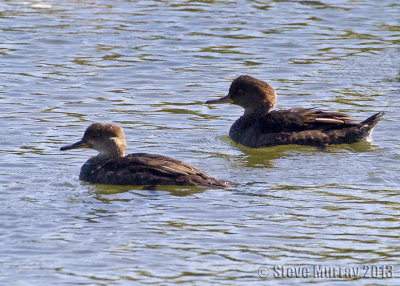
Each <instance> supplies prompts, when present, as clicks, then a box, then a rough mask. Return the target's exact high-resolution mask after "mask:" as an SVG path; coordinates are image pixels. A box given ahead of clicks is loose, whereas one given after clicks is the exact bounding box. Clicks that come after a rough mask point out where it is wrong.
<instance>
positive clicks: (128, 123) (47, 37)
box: [0, 0, 400, 285]
mask: <svg viewBox="0 0 400 286" xmlns="http://www.w3.org/2000/svg"><path fill="white" fill-rule="evenodd" d="M399 9H400V4H399V3H398V1H395V0H385V1H371V0H364V1H363V0H359V1H351V0H343V1H323V2H322V1H244V0H243V1H128V0H113V1H111V0H104V1H100V0H92V1H65V0H59V1H56V0H49V1H14V0H12V1H11V0H10V1H2V2H1V3H0V30H1V33H0V67H1V69H0V86H1V87H0V110H1V112H0V118H1V123H2V124H1V126H2V136H1V138H0V152H1V155H2V161H1V163H0V186H1V196H0V201H1V202H2V206H3V207H2V208H1V210H0V216H1V220H0V225H1V229H2V231H1V234H0V238H1V246H0V282H1V283H0V284H4V285H134V284H152V283H159V284H160V283H161V284H169V283H171V284H172V283H185V284H189V285H192V284H193V285H194V284H211V283H214V284H226V285H232V284H238V285H249V284H254V285H260V284H261V283H269V284H273V285H274V284H286V285H293V284H294V283H298V284H304V285H308V284H310V283H314V284H318V285H332V283H333V282H338V283H341V282H344V281H345V279H340V278H332V279H328V278H324V279H318V278H313V277H306V278H285V279H276V278H275V277H273V275H272V274H273V273H272V272H270V273H269V275H268V277H259V268H260V267H273V266H275V265H278V266H286V267H290V266H292V267H303V266H308V265H327V266H340V267H346V266H349V267H350V266H354V265H356V266H357V267H362V266H363V265H375V266H381V265H392V266H393V267H394V278H393V277H392V278H386V279H377V278H376V279H372V278H368V277H367V278H362V279H361V278H360V277H359V276H357V278H360V279H355V280H351V281H352V283H353V284H359V285H365V284H375V285H388V284H389V285H397V284H399V280H398V278H397V277H399V276H400V267H399V265H398V261H399V255H400V248H399V246H398V239H399V235H400V227H399V220H400V217H399V209H400V197H399V195H398V192H399V190H400V188H399V183H400V179H399V170H400V167H399V166H400V151H399V150H400V148H399V147H400V144H399V139H398V120H399V116H398V114H399V112H400V101H399V87H400V69H399V66H400V60H399V59H400V48H399V43H400V23H399V17H398V16H399ZM241 74H249V75H252V76H254V77H257V78H260V79H263V80H266V81H268V82H270V83H271V84H272V85H273V87H274V88H275V89H276V91H277V93H278V95H279V97H278V108H290V107H296V106H303V107H319V108H325V109H335V110H339V111H343V112H347V113H349V114H351V115H352V116H353V117H354V118H356V119H358V120H363V119H365V118H366V117H368V116H370V115H372V114H373V113H374V112H378V111H381V110H386V112H387V113H386V115H385V117H384V119H383V120H382V121H381V122H380V123H379V124H378V126H377V127H376V129H375V131H374V134H373V142H372V143H365V142H364V143H357V144H352V145H341V146H335V147H329V148H328V149H327V150H325V151H321V150H318V149H316V148H313V147H304V146H302V147H300V146H283V147H282V146H279V147H273V148H263V149H250V148H246V147H243V146H240V145H237V144H235V143H233V142H232V141H231V140H230V139H229V138H228V137H227V134H228V130H229V127H230V125H231V124H232V123H233V122H234V120H235V119H236V118H238V117H239V116H240V114H241V113H242V110H241V109H240V108H239V107H235V106H229V105H226V106H223V105H220V106H215V107H208V106H205V105H204V101H206V100H208V99H211V98H216V97H219V96H223V95H225V94H226V93H227V91H228V88H229V85H230V82H231V81H232V80H233V79H234V78H235V77H236V76H238V75H241ZM92 122H113V123H116V124H119V125H120V126H121V127H123V128H124V130H125V133H126V137H127V139H128V150H129V151H130V152H138V151H139V152H149V153H156V154H163V155H168V156H172V157H174V158H177V159H180V160H183V161H185V162H188V163H190V164H193V165H195V166H196V167H199V168H201V169H203V170H204V171H206V172H207V173H209V174H211V175H212V176H215V177H217V178H220V179H229V180H232V181H235V182H238V183H239V185H238V186H237V187H235V188H231V189H226V190H211V189H202V188H189V187H188V188H186V187H183V188H182V187H180V188H177V187H160V188H157V189H148V188H141V187H112V186H96V185H91V184H86V183H83V182H81V181H79V180H78V173H79V169H80V166H81V165H82V164H83V163H84V162H85V160H87V159H88V157H90V156H92V155H94V152H93V151H89V150H86V151H81V152H79V151H69V152H60V151H59V147H60V146H62V145H65V144H69V143H73V142H75V141H77V140H78V139H79V138H80V137H81V136H82V134H83V131H84V130H85V128H86V127H87V126H88V125H89V124H90V123H92ZM263 274H265V273H261V276H263ZM264 276H267V275H264Z"/></svg>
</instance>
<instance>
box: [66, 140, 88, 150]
mask: <svg viewBox="0 0 400 286" xmlns="http://www.w3.org/2000/svg"><path fill="white" fill-rule="evenodd" d="M78 148H89V144H88V143H87V142H86V141H85V140H81V141H78V142H76V143H74V144H71V145H67V146H63V147H61V148H60V151H65V150H71V149H78Z"/></svg>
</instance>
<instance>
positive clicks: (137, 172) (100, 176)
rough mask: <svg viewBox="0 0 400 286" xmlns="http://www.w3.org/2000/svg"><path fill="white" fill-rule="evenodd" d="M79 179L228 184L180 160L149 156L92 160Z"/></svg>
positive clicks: (209, 184) (119, 183)
mask: <svg viewBox="0 0 400 286" xmlns="http://www.w3.org/2000/svg"><path fill="white" fill-rule="evenodd" d="M79 179H80V180H82V181H86V182H90V183H98V184H109V185H134V186H140V185H193V186H195V185H198V186H209V187H211V186H215V187H226V186H228V185H229V184H228V183H227V182H223V181H220V180H217V179H214V178H212V177H210V176H208V175H207V174H206V173H204V172H203V171H201V170H199V169H197V168H195V167H193V166H191V165H189V164H186V163H184V162H181V161H179V160H175V159H172V158H169V157H166V156H161V155H156V154H146V153H134V154H130V155H127V156H125V157H119V158H111V159H105V160H103V159H101V158H97V157H93V158H91V159H89V160H88V161H87V162H86V163H85V164H84V165H83V166H82V168H81V172H80V175H79Z"/></svg>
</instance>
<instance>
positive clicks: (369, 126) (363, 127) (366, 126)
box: [359, 111, 385, 142]
mask: <svg viewBox="0 0 400 286" xmlns="http://www.w3.org/2000/svg"><path fill="white" fill-rule="evenodd" d="M384 114H385V112H384V111H380V112H378V113H375V114H374V115H372V116H370V117H368V118H367V119H365V120H364V121H363V122H361V123H360V129H359V132H360V133H359V134H360V136H361V137H360V139H361V140H366V141H368V142H371V141H372V139H371V135H372V131H373V130H374V127H375V125H376V124H377V123H378V122H379V120H380V119H381V118H382V116H383V115H384Z"/></svg>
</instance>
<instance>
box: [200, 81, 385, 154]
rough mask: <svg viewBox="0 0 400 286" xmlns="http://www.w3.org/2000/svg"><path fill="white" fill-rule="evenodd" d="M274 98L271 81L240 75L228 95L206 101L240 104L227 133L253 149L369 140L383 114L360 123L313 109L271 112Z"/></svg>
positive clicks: (341, 115) (274, 103) (339, 115)
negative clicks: (242, 112)
mask: <svg viewBox="0 0 400 286" xmlns="http://www.w3.org/2000/svg"><path fill="white" fill-rule="evenodd" d="M276 97H277V96H276V93H275V91H274V89H273V88H272V87H271V85H270V84H268V83H266V82H264V81H261V80H259V79H256V78H254V77H251V76H248V75H242V76H239V77H238V78H236V79H235V80H234V81H233V82H232V84H231V86H230V88H229V93H228V95H227V96H225V97H222V98H219V99H215V100H209V101H207V102H206V104H215V103H233V104H236V105H239V106H241V107H243V108H244V114H243V115H242V116H241V117H240V118H239V119H238V120H236V122H235V123H234V124H233V125H232V127H231V129H230V130H229V136H230V137H231V138H232V139H233V140H234V141H235V142H237V143H240V144H243V145H245V146H248V147H253V148H257V147H266V146H275V145H286V144H298V145H312V146H326V145H331V144H343V143H354V142H359V141H364V140H367V141H369V140H370V136H371V133H372V130H373V128H374V127H375V125H376V124H377V123H378V121H379V120H380V119H381V117H382V116H383V114H384V112H378V113H376V114H374V115H372V116H371V117H369V118H367V119H366V120H364V121H362V122H354V121H353V120H352V119H350V118H349V116H348V115H346V114H343V113H340V112H334V111H322V110H318V109H314V108H292V109H288V110H275V111H271V109H272V108H273V107H275V105H276V101H277V100H276Z"/></svg>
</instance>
